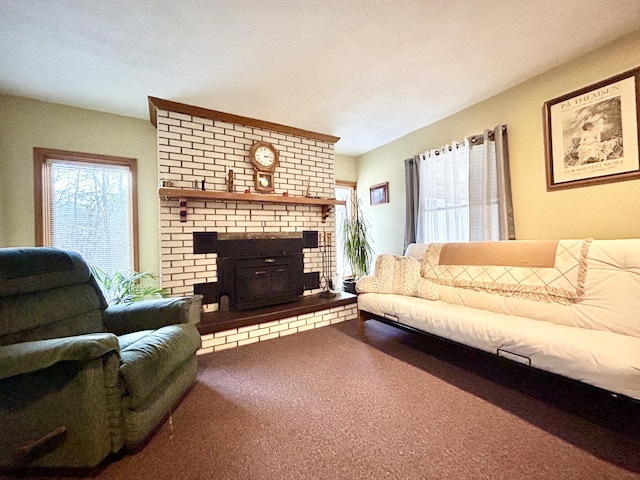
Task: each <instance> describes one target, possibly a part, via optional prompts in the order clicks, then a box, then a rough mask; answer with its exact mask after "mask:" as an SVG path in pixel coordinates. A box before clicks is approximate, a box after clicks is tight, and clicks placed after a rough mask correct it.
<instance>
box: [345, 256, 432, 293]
mask: <svg viewBox="0 0 640 480" xmlns="http://www.w3.org/2000/svg"><path fill="white" fill-rule="evenodd" d="M356 290H357V291H358V292H359V293H366V292H371V293H394V294H397V295H406V296H411V297H414V296H418V297H421V298H426V299H429V300H437V299H438V298H439V297H440V295H439V293H438V286H437V285H435V284H434V283H432V282H429V281H428V280H425V279H424V278H421V277H420V261H419V260H418V259H416V258H415V257H403V256H400V255H390V254H383V255H379V256H378V258H376V263H375V267H374V274H373V275H372V276H369V277H363V278H361V279H360V280H359V281H358V283H357V284H356Z"/></svg>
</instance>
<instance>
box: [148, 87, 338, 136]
mask: <svg viewBox="0 0 640 480" xmlns="http://www.w3.org/2000/svg"><path fill="white" fill-rule="evenodd" d="M148 99H149V118H150V120H151V123H152V124H153V126H154V127H156V128H157V126H158V110H167V111H169V112H176V113H183V114H185V115H192V116H194V117H200V118H208V119H210V120H220V121H222V122H229V123H237V124H240V125H247V126H249V127H257V128H262V129H265V130H272V131H274V132H277V133H288V134H291V135H296V136H299V137H306V138H311V139H313V140H320V141H322V142H327V143H331V144H334V143H336V142H337V141H338V140H340V137H335V136H333V135H327V134H324V133H317V132H311V131H309V130H303V129H300V128H295V127H289V126H287V125H281V124H278V123H273V122H266V121H264V120H257V119H255V118H249V117H243V116H240V115H234V114H231V113H225V112H219V111H217V110H209V109H208V108H202V107H195V106H193V105H187V104H184V103H178V102H172V101H171V100H163V99H162V98H156V97H148Z"/></svg>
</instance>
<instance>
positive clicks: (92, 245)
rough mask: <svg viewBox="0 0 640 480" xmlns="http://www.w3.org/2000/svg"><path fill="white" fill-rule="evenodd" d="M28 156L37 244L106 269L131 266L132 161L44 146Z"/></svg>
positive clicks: (133, 223)
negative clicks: (33, 184) (76, 255)
mask: <svg viewBox="0 0 640 480" xmlns="http://www.w3.org/2000/svg"><path fill="white" fill-rule="evenodd" d="M34 158H35V172H36V236H37V237H38V238H37V239H36V240H37V244H39V245H47V246H54V247H59V248H64V249H68V250H75V251H77V252H79V253H80V254H81V255H82V256H83V257H84V258H85V259H86V260H87V261H88V262H89V263H91V264H93V265H96V266H97V267H99V268H101V269H102V270H104V271H106V272H113V271H122V272H126V271H132V270H137V261H136V258H137V255H136V254H137V245H136V243H137V242H136V235H135V232H136V231H137V225H136V223H137V222H136V220H137V218H136V217H137V215H136V214H135V212H136V209H135V204H136V201H135V192H136V188H135V172H136V168H135V167H136V162H135V159H125V158H117V157H106V156H96V155H88V154H79V153H75V152H62V151H52V150H44V149H36V151H35V156H34ZM38 174H39V175H38ZM38 177H39V178H38ZM38 187H40V188H38ZM38 197H39V198H38ZM38 207H40V208H39V209H38ZM38 210H39V211H38Z"/></svg>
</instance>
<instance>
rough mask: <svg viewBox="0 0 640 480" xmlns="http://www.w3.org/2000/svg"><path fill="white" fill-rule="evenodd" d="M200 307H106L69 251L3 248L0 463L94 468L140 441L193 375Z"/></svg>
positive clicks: (182, 303) (177, 303) (163, 303)
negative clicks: (108, 457)
mask: <svg viewBox="0 0 640 480" xmlns="http://www.w3.org/2000/svg"><path fill="white" fill-rule="evenodd" d="M201 306H202V297H201V296H198V295H196V296H193V297H184V298H164V299H157V300H145V301H142V302H136V303H131V304H121V305H113V306H107V304H106V301H105V299H104V297H103V295H102V292H101V291H100V288H99V287H98V285H97V283H96V281H95V279H94V278H93V276H92V275H91V272H90V270H89V267H88V265H87V264H86V262H85V261H84V260H83V259H82V258H81V257H80V255H78V254H77V253H75V252H70V251H64V250H59V249H55V248H43V247H33V248H4V249H0V432H1V433H0V468H2V469H14V468H18V469H19V468H26V467H28V468H40V467H69V468H76V467H77V468H91V467H94V466H96V465H98V464H99V463H100V462H101V461H102V460H104V459H105V458H106V457H107V456H108V455H109V454H110V453H115V452H118V451H120V450H121V449H123V448H127V449H135V448H136V447H138V446H140V445H141V444H142V443H143V442H144V440H145V439H146V438H147V437H148V436H149V434H150V433H151V432H152V431H153V430H154V429H155V428H156V427H157V426H158V425H159V423H160V422H161V421H162V420H163V419H164V418H165V417H166V415H167V414H168V413H169V412H170V410H171V409H172V408H173V407H174V405H175V404H176V403H177V402H178V401H179V400H180V399H181V397H182V396H183V394H184V393H185V392H186V391H187V390H188V389H189V388H190V387H191V385H192V384H193V383H194V382H195V378H196V372H197V359H196V355H195V352H196V350H197V349H198V348H200V335H199V333H198V330H197V328H196V327H195V323H197V322H199V321H200V310H201Z"/></svg>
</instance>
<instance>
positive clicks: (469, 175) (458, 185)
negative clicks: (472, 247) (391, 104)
mask: <svg viewBox="0 0 640 480" xmlns="http://www.w3.org/2000/svg"><path fill="white" fill-rule="evenodd" d="M414 158H415V157H414ZM418 158H419V162H418V163H419V172H418V188H417V191H415V190H414V191H415V194H416V195H417V197H418V198H417V203H418V215H417V222H416V226H415V230H416V236H415V241H417V242H419V243H429V242H468V241H482V240H484V241H487V240H513V239H515V229H514V221H513V205H512V200H511V181H510V175H509V153H508V142H507V127H506V125H498V126H496V127H495V128H494V129H493V130H486V131H485V132H484V133H483V134H481V135H474V136H472V137H469V138H466V139H465V140H464V141H463V142H460V143H458V142H451V144H449V145H445V146H443V147H442V148H439V149H434V150H429V151H427V152H425V153H423V154H421V155H419V156H418ZM406 162H407V161H405V180H406V178H407V177H406V171H407V165H406ZM414 163H415V160H414ZM406 181H407V180H406ZM407 185H408V184H407ZM409 195H410V190H409V188H407V205H409V204H410V203H411V202H410V199H409ZM413 202H414V203H415V202H416V198H415V197H414V198H413ZM408 216H409V213H408V212H407V224H406V225H407V228H408V227H409V222H408ZM406 238H407V237H406V232H405V241H406ZM405 248H406V245H405Z"/></svg>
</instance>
